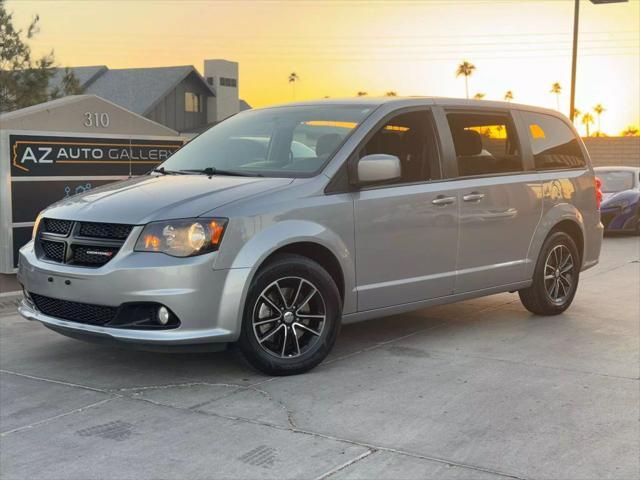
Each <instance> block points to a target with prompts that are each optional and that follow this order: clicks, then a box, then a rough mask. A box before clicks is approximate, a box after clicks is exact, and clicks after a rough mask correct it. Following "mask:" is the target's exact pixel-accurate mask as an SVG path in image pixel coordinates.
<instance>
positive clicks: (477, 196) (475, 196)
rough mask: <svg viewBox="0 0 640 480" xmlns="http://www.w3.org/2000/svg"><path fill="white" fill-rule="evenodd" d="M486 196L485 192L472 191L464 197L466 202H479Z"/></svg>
mask: <svg viewBox="0 0 640 480" xmlns="http://www.w3.org/2000/svg"><path fill="white" fill-rule="evenodd" d="M483 198H484V193H478V192H471V193H467V194H466V195H464V196H463V197H462V200H464V201H465V202H479V201H480V200H482V199H483Z"/></svg>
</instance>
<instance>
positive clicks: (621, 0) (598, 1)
mask: <svg viewBox="0 0 640 480" xmlns="http://www.w3.org/2000/svg"><path fill="white" fill-rule="evenodd" d="M589 1H590V2H591V3H593V4H594V5H599V4H601V3H626V2H627V1H628V0H589ZM579 15H580V0H575V5H574V8H573V53H572V58H571V104H570V106H569V118H570V119H571V121H572V122H573V117H575V114H576V65H577V63H578V17H579Z"/></svg>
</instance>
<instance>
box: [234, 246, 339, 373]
mask: <svg viewBox="0 0 640 480" xmlns="http://www.w3.org/2000/svg"><path fill="white" fill-rule="evenodd" d="M341 313H342V302H341V300H340V294H339V292H338V288H337V287H336V284H335V282H334V281H333V279H332V278H331V276H330V275H329V274H328V273H327V271H326V270H324V269H323V268H322V267H321V266H320V265H319V264H317V263H316V262H314V261H313V260H310V259H308V258H306V257H303V256H301V255H293V254H285V255H278V256H277V257H275V258H274V259H273V261H270V262H269V263H268V264H267V265H266V266H264V267H262V268H261V269H260V270H259V271H258V274H257V275H256V276H255V278H254V279H253V281H252V282H251V286H250V287H249V293H248V295H247V299H246V302H245V306H244V314H243V321H242V331H241V333H240V339H239V341H238V345H239V347H240V351H241V352H242V354H243V356H244V357H245V358H246V360H247V361H248V362H249V363H250V364H251V365H252V366H253V367H254V368H256V369H258V370H260V371H262V372H264V373H266V374H268V375H296V374H299V373H304V372H307V371H309V370H311V369H312V368H314V367H315V366H316V365H318V364H319V363H320V362H321V361H322V360H324V358H325V357H326V356H327V355H328V354H329V352H330V351H331V349H332V348H333V345H334V343H335V340H336V337H337V334H338V330H339V328H340V320H341Z"/></svg>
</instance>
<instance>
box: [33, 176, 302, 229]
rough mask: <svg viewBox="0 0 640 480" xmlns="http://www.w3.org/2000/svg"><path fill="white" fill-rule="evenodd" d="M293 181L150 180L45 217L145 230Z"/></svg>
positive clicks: (79, 199)
mask: <svg viewBox="0 0 640 480" xmlns="http://www.w3.org/2000/svg"><path fill="white" fill-rule="evenodd" d="M292 181H293V179H291V178H259V177H232V176H212V177H207V176H206V175H157V176H156V175H148V176H142V177H137V178H131V179H129V180H125V181H122V182H117V183H111V184H109V185H105V186H103V187H99V188H95V189H93V190H89V191H87V192H85V193H82V194H80V195H75V196H73V197H69V198H65V199H64V200H61V201H59V202H57V203H55V204H53V205H51V206H50V207H48V208H47V209H46V210H45V212H44V215H45V216H47V217H52V218H60V219H67V220H83V221H92V222H107V223H126V224H131V225H141V224H145V223H148V222H151V221H155V220H169V219H173V218H188V217H197V216H200V215H202V214H203V213H205V212H208V211H209V210H212V209H214V208H218V207H220V206H222V205H225V204H227V203H230V202H233V201H235V200H239V199H246V198H247V197H251V196H253V195H257V194H260V193H263V192H265V191H267V190H271V189H275V188H279V187H283V186H285V185H288V184H290V183H291V182H292Z"/></svg>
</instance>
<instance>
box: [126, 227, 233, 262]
mask: <svg viewBox="0 0 640 480" xmlns="http://www.w3.org/2000/svg"><path fill="white" fill-rule="evenodd" d="M226 226H227V219H226V218H188V219H184V220H167V221H164V222H153V223H149V224H147V225H146V226H145V227H144V229H143V230H142V233H141V234H140V237H138V241H137V242H136V246H135V251H136V252H161V253H166V254H167V255H172V256H174V257H191V256H193V255H201V254H203V253H208V252H213V251H215V250H217V249H218V247H219V246H220V242H221V241H222V235H223V234H224V229H225V227H226Z"/></svg>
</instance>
